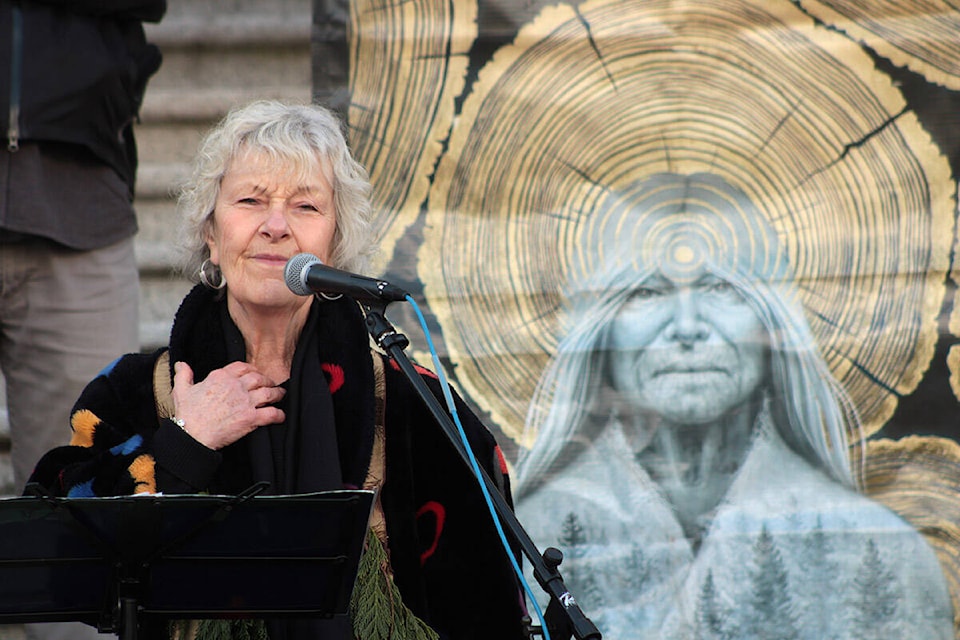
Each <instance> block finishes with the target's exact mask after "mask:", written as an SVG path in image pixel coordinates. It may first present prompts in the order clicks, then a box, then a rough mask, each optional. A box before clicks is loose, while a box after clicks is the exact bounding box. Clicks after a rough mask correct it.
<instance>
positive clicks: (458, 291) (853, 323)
mask: <svg viewBox="0 0 960 640" xmlns="http://www.w3.org/2000/svg"><path fill="white" fill-rule="evenodd" d="M657 174H680V175H691V174H709V175H711V176H714V177H716V178H717V179H718V180H719V181H720V182H722V183H724V184H727V185H730V186H731V187H732V190H733V191H735V192H737V193H742V194H743V195H744V196H745V198H746V199H747V200H748V201H749V203H750V206H749V207H745V208H742V210H738V209H737V208H736V205H735V203H727V204H723V203H722V202H721V201H722V199H723V198H724V197H726V196H723V194H721V193H718V194H717V196H716V197H711V198H710V199H709V202H707V203H705V204H704V205H703V206H704V207H706V208H707V209H709V208H711V207H713V208H716V207H722V208H724V209H725V211H726V219H729V220H732V221H735V223H731V226H730V227H729V228H728V229H726V230H725V231H724V232H723V233H719V232H716V231H715V230H714V231H712V232H711V233H709V234H706V233H704V232H703V230H699V229H697V228H695V226H694V227H690V228H688V229H687V230H686V232H685V235H684V234H680V235H678V234H676V233H673V232H672V233H669V234H666V233H663V232H664V230H665V228H664V227H662V226H661V227H657V226H656V225H652V222H651V221H653V220H654V219H655V218H656V219H659V218H663V217H662V216H652V213H653V212H655V211H656V210H657V209H656V207H657V206H669V202H666V203H657V204H656V206H654V207H653V208H651V206H652V203H651V202H644V200H643V199H644V198H649V197H651V196H650V195H649V194H648V192H647V191H645V190H640V189H638V188H637V185H640V184H649V179H650V177H651V176H655V175H657ZM949 184H950V174H949V167H948V165H947V162H946V160H945V158H944V157H943V156H942V155H941V154H940V152H939V150H938V149H937V148H936V146H935V145H934V144H933V143H932V142H931V140H930V138H929V136H928V135H927V134H926V132H925V131H924V130H923V129H922V128H921V127H920V125H919V124H918V122H917V120H916V118H915V116H914V115H913V114H912V113H911V112H909V111H906V110H905V103H904V101H903V99H902V97H901V96H900V94H899V93H898V91H897V89H896V87H894V86H893V84H892V83H891V81H890V79H889V78H888V77H887V76H885V75H883V74H881V73H880V72H878V71H876V70H875V69H874V66H873V63H872V61H871V60H870V59H869V57H868V56H867V55H865V54H864V53H863V52H862V51H861V50H860V49H859V48H858V47H857V46H856V45H855V44H854V43H852V42H851V41H850V40H849V39H847V38H845V37H843V36H841V35H839V34H837V33H834V32H831V31H830V30H828V29H825V28H823V27H820V26H817V25H816V24H815V23H814V21H813V20H812V19H811V18H809V17H808V16H807V15H805V14H804V13H803V12H801V11H799V10H798V9H797V8H796V7H795V6H793V5H792V4H791V3H789V2H779V3H774V2H763V1H761V0H756V1H754V2H751V1H749V0H727V1H723V2H719V1H709V0H704V1H701V2H685V3H677V2H668V1H665V0H654V1H649V0H644V1H640V0H634V1H624V0H593V1H589V2H585V3H583V4H580V5H579V6H578V8H573V7H570V6H557V7H551V8H548V9H545V10H544V11H543V12H542V13H541V14H540V15H539V16H538V17H537V18H536V19H535V20H534V21H533V22H532V23H530V24H529V25H527V26H526V27H525V28H524V29H523V30H522V31H521V32H520V34H519V36H518V37H517V39H516V41H515V42H514V43H513V44H512V45H509V46H506V47H503V48H501V49H500V50H499V51H498V52H497V53H496V54H495V56H494V57H493V59H492V60H491V61H490V62H489V63H488V64H487V65H486V66H485V67H484V68H483V69H482V70H481V71H480V74H479V77H478V80H477V82H476V83H475V85H474V86H473V87H472V89H471V92H470V93H469V95H468V96H467V98H466V100H465V101H464V104H463V108H462V113H461V115H460V116H459V117H458V119H457V120H456V122H455V125H454V127H453V133H452V136H451V138H450V141H449V146H448V149H447V151H446V152H445V153H444V155H443V156H442V158H441V161H440V164H439V166H438V169H437V173H436V177H435V179H434V182H433V187H432V189H431V191H430V196H429V210H428V213H427V228H426V230H425V232H424V233H425V239H424V243H423V245H422V247H421V250H420V253H419V256H418V270H419V272H418V273H419V276H420V278H421V280H422V281H423V283H424V286H425V292H426V295H427V299H428V301H429V304H430V307H431V309H432V310H433V311H434V312H435V313H436V315H437V317H438V319H439V321H440V324H441V326H442V328H443V332H444V336H445V339H446V343H447V346H448V348H449V355H450V357H451V359H452V361H453V362H454V364H455V365H456V367H457V378H458V381H459V383H460V384H461V386H462V387H463V388H464V389H465V390H466V391H467V393H468V394H469V395H470V397H471V398H473V399H474V400H475V401H476V402H477V403H478V404H479V405H481V406H482V407H483V408H484V409H486V410H488V411H489V412H490V413H491V416H492V417H493V419H494V420H495V421H496V422H497V423H498V424H499V425H500V426H501V428H502V429H503V431H504V432H505V433H506V434H508V435H510V436H512V437H514V438H519V434H520V433H521V432H522V428H523V424H524V417H525V415H526V412H527V410H528V404H529V402H530V398H531V395H532V393H533V389H534V387H535V385H536V384H537V380H538V378H539V376H540V373H541V372H542V371H543V369H544V367H545V365H546V363H547V362H548V361H549V359H550V357H551V354H552V352H553V349H554V348H555V345H556V343H557V339H558V336H560V335H562V333H563V331H564V329H565V325H564V322H565V317H564V312H563V309H564V302H565V300H566V299H567V298H568V297H569V296H571V295H573V294H574V293H575V292H574V291H572V290H571V287H572V286H573V284H572V283H574V282H579V281H582V279H583V275H584V274H589V273H590V271H591V270H592V269H595V268H598V266H599V264H600V263H601V262H602V261H603V260H605V259H606V258H608V257H609V253H610V252H612V251H614V250H615V248H616V247H619V246H621V245H622V244H623V243H624V241H625V239H629V240H630V242H632V243H634V244H635V245H636V250H637V251H644V252H649V251H651V250H661V251H670V250H671V247H670V246H669V245H663V246H661V243H660V242H659V240H658V238H660V237H662V238H667V237H670V238H678V237H681V236H682V237H685V238H686V241H685V242H686V244H684V243H680V244H678V245H676V246H675V247H673V249H674V251H675V253H674V254H672V255H673V258H674V263H675V264H678V265H683V264H684V263H683V258H684V256H687V257H688V258H690V259H694V258H693V256H695V255H697V252H698V251H701V250H703V251H709V252H711V254H716V255H721V254H724V253H731V254H733V253H736V254H743V252H744V251H746V252H748V253H750V252H752V253H753V254H755V255H756V256H765V257H764V259H769V260H780V259H782V260H783V263H784V264H786V265H788V268H787V272H786V273H784V274H783V276H782V277H784V278H786V279H788V280H789V282H790V283H791V286H793V287H795V290H796V294H797V296H798V298H799V300H800V302H801V303H802V306H803V308H804V310H805V312H806V317H807V320H808V322H809V324H810V326H811V329H812V331H813V333H814V335H815V337H816V339H817V341H818V343H819V345H820V346H821V350H822V352H823V355H824V358H825V359H826V361H827V363H828V365H829V367H830V369H831V371H832V372H833V374H834V375H835V377H836V378H837V379H838V380H839V381H840V382H841V383H842V384H843V385H844V387H845V388H846V389H847V391H848V392H849V393H850V395H851V396H852V398H853V399H854V401H855V402H856V404H857V406H858V408H859V409H860V412H861V414H862V417H863V418H864V421H865V423H866V424H867V427H868V430H871V431H872V430H876V429H877V428H879V426H881V425H882V424H883V423H884V422H885V421H886V420H888V419H889V417H890V416H891V415H892V413H893V411H894V410H895V408H896V405H897V399H898V397H899V395H901V394H905V393H908V392H910V391H911V390H912V389H914V388H915V387H916V385H917V384H918V383H919V380H920V379H921V377H922V375H923V372H924V371H925V370H926V368H927V367H928V365H929V362H930V359H931V357H932V354H933V347H934V342H935V341H936V338H937V323H936V318H937V313H938V311H939V308H940V305H941V303H942V299H943V296H944V293H945V292H944V284H943V283H944V279H945V271H946V269H947V268H948V257H949V250H950V244H951V238H952V233H953V213H954V211H953V206H952V204H951V197H952V193H951V191H950V189H949V187H948V185H949ZM641 194H646V195H641ZM758 216H759V219H758ZM674 222H676V221H674ZM647 223H650V224H649V225H648V224H647ZM659 224H660V225H670V224H672V223H671V221H670V219H669V218H665V219H663V220H661V222H660V223H659ZM650 225H652V226H650ZM658 234H661V235H658ZM690 242H693V243H695V244H696V243H699V245H696V246H700V247H701V248H700V249H698V250H693V251H692V252H691V247H693V246H694V245H691V244H689V243H690ZM614 245H616V247H615V246H614ZM778 277H779V276H778ZM522 444H526V445H529V444H530V442H524V443H522Z"/></svg>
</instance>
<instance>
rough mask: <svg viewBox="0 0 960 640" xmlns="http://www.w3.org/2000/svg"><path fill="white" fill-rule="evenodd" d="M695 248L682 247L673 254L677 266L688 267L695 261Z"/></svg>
mask: <svg viewBox="0 0 960 640" xmlns="http://www.w3.org/2000/svg"><path fill="white" fill-rule="evenodd" d="M694 258H695V256H694V254H693V248H692V247H690V245H681V246H679V247H677V248H676V249H675V250H674V252H673V259H674V260H675V261H676V262H677V264H679V265H682V266H687V265H689V264H690V263H692V262H693V261H694Z"/></svg>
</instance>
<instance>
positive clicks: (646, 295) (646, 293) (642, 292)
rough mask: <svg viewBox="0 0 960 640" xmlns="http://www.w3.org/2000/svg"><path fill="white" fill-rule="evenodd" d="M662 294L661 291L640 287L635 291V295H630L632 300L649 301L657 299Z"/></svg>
mask: <svg viewBox="0 0 960 640" xmlns="http://www.w3.org/2000/svg"><path fill="white" fill-rule="evenodd" d="M660 294H661V292H660V290H659V289H653V288H651V287H639V288H637V289H634V291H633V293H632V294H631V295H630V298H631V299H632V300H649V299H650V298H655V297H656V296H659V295H660Z"/></svg>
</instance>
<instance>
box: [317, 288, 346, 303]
mask: <svg viewBox="0 0 960 640" xmlns="http://www.w3.org/2000/svg"><path fill="white" fill-rule="evenodd" d="M317 295H318V296H320V297H321V298H323V299H324V300H329V301H330V302H333V301H335V300H339V299H340V298H342V297H343V294H342V293H335V294H333V295H330V294H329V293H324V292H322V291H320V292H318V293H317Z"/></svg>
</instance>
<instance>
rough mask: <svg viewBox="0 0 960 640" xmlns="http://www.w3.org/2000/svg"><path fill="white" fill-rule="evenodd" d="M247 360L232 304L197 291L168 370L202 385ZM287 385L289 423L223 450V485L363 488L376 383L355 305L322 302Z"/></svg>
mask: <svg viewBox="0 0 960 640" xmlns="http://www.w3.org/2000/svg"><path fill="white" fill-rule="evenodd" d="M245 359H246V349H245V346H244V340H243V336H242V335H241V334H240V330H239V329H238V328H237V326H236V324H234V322H233V320H232V319H231V318H230V315H229V313H228V312H227V304H226V301H224V300H221V299H219V296H217V294H216V292H213V291H211V290H209V289H206V288H205V287H202V286H199V285H198V286H197V287H194V289H193V290H192V291H191V292H190V293H189V294H188V295H187V297H186V298H185V299H184V301H183V304H182V305H181V307H180V310H179V311H178V312H177V317H176V320H175V321H174V326H173V331H172V333H171V339H170V362H171V363H173V362H176V361H178V360H185V361H186V362H187V363H189V364H190V366H191V367H192V368H193V370H194V379H195V380H197V381H200V380H203V379H204V378H205V377H206V376H207V375H209V373H210V372H211V371H213V370H214V369H217V368H220V367H223V366H225V365H227V364H228V363H230V362H234V361H243V360H245ZM284 386H285V387H286V388H287V396H286V397H285V398H284V401H283V405H282V407H283V409H284V411H285V413H286V422H285V423H284V424H282V425H270V426H267V427H261V428H260V429H257V430H255V431H254V432H253V433H251V434H250V435H248V436H247V437H245V438H243V439H241V440H239V441H238V442H236V443H234V444H233V445H230V446H229V447H226V448H225V449H223V451H222V453H223V455H224V464H223V467H224V469H223V474H222V476H223V477H222V482H218V483H217V484H226V485H229V486H227V487H224V488H227V489H231V490H233V491H239V490H242V489H244V488H246V486H249V484H251V483H252V482H258V481H261V480H266V481H268V482H270V489H269V493H272V494H292V493H309V492H312V491H327V490H336V489H342V488H357V487H360V486H362V485H363V481H364V480H365V478H366V473H367V467H368V464H369V461H370V455H371V452H372V450H373V433H374V426H373V422H374V377H373V365H372V361H371V354H370V349H369V339H368V336H367V333H366V329H365V328H364V325H363V316H362V314H361V312H360V309H359V307H358V306H357V305H356V304H355V303H354V302H352V301H350V300H349V299H346V298H342V299H340V300H336V301H326V300H324V301H319V300H314V302H313V305H312V307H311V310H310V315H309V317H308V319H307V322H306V325H305V326H304V328H303V331H302V332H301V334H300V339H299V340H298V342H297V348H296V352H295V354H294V359H293V365H292V367H291V372H290V380H289V381H287V382H286V383H285V385H284ZM241 470H243V471H245V473H239V472H240V471H241ZM240 478H243V480H241V479H240ZM238 483H245V484H246V486H236V485H237V484H238Z"/></svg>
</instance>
